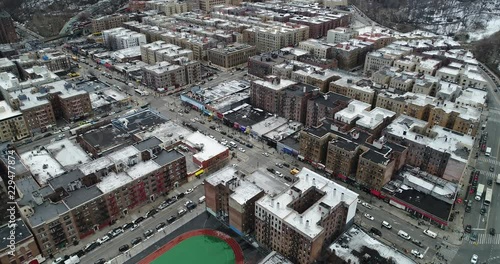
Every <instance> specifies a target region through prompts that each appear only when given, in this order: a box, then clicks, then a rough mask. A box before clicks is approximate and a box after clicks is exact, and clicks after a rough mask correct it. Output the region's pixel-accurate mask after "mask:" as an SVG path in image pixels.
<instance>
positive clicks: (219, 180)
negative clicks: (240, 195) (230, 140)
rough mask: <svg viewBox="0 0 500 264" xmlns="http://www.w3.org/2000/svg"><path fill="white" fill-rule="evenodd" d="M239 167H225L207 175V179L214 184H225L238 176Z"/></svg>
mask: <svg viewBox="0 0 500 264" xmlns="http://www.w3.org/2000/svg"><path fill="white" fill-rule="evenodd" d="M236 172H237V169H235V168H234V167H230V166H228V167H224V168H222V169H220V170H218V171H216V172H214V173H212V174H211V175H210V176H209V177H207V179H206V181H207V182H208V183H210V184H211V185H212V186H217V185H219V184H225V183H226V182H228V181H230V180H231V179H233V178H235V177H236Z"/></svg>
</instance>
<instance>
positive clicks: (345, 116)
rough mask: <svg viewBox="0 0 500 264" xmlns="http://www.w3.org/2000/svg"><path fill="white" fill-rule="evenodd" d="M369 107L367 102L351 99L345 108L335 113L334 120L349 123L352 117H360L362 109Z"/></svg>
mask: <svg viewBox="0 0 500 264" xmlns="http://www.w3.org/2000/svg"><path fill="white" fill-rule="evenodd" d="M370 108H371V105H370V104H368V103H365V102H361V101H358V100H352V101H351V102H350V103H349V105H348V106H347V107H346V108H344V109H342V110H340V111H338V112H337V113H335V120H340V121H342V122H344V123H347V124H350V123H352V122H353V121H354V119H356V118H358V117H361V114H362V113H363V111H366V110H369V109H370Z"/></svg>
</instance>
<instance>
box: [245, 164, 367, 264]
mask: <svg viewBox="0 0 500 264" xmlns="http://www.w3.org/2000/svg"><path fill="white" fill-rule="evenodd" d="M296 176H297V179H298V180H297V182H295V183H294V184H293V185H292V186H291V187H290V189H289V190H287V191H285V192H282V193H280V194H277V195H273V196H270V195H266V196H264V197H263V198H261V199H260V200H258V201H257V203H256V204H255V237H256V239H257V241H258V242H259V243H260V244H261V245H263V246H264V247H266V248H268V249H270V250H274V251H277V252H279V253H281V254H282V255H283V256H285V257H286V258H288V259H289V260H290V261H291V262H293V263H298V264H306V263H313V262H315V261H316V260H317V259H318V258H319V257H320V255H321V252H322V249H323V248H324V247H325V246H327V245H329V244H330V243H331V242H333V240H335V239H336V238H337V237H338V235H339V234H340V233H342V231H343V230H345V228H347V227H348V226H350V225H351V224H352V221H353V217H354V214H355V211H356V206H357V202H356V201H357V197H358V195H357V194H356V193H354V192H352V191H350V190H349V189H347V188H345V187H343V186H341V185H338V184H337V183H335V182H333V181H331V180H329V179H327V178H325V177H323V176H321V175H320V174H318V173H316V172H313V171H311V170H309V169H307V168H303V169H302V170H301V171H300V172H299V173H298V174H297V175H296Z"/></svg>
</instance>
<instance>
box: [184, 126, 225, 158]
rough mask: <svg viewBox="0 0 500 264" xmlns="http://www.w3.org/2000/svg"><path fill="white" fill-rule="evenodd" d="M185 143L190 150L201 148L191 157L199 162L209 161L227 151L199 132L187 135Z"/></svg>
mask: <svg viewBox="0 0 500 264" xmlns="http://www.w3.org/2000/svg"><path fill="white" fill-rule="evenodd" d="M185 143H186V144H187V145H189V146H191V147H192V148H196V147H202V148H201V150H200V151H198V152H197V153H196V154H194V155H193V157H194V158H195V159H197V160H199V161H201V162H203V161H206V160H209V159H211V158H213V157H215V156H217V155H219V154H220V153H222V152H224V151H227V147H224V146H222V145H221V144H219V142H217V141H216V140H215V139H211V138H209V137H207V136H205V135H203V134H202V133H200V132H199V131H196V132H194V133H193V134H191V135H189V136H188V137H187V138H186V140H185Z"/></svg>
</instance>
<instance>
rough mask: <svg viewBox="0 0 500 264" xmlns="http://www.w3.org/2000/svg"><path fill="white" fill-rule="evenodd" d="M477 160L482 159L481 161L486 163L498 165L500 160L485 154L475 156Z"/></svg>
mask: <svg viewBox="0 0 500 264" xmlns="http://www.w3.org/2000/svg"><path fill="white" fill-rule="evenodd" d="M477 160H479V161H482V162H486V163H489V164H491V165H495V166H496V165H500V161H499V160H497V159H496V158H495V157H485V156H480V157H479V158H477Z"/></svg>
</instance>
